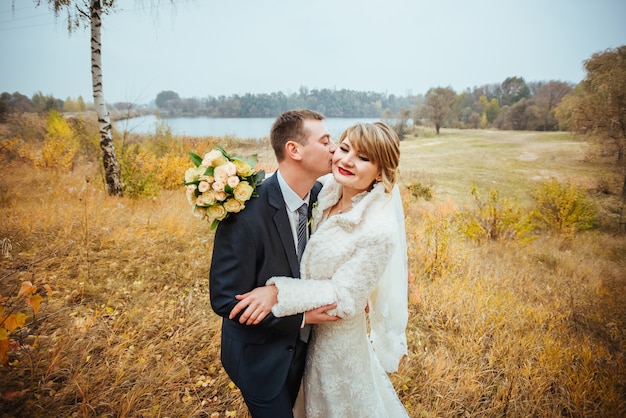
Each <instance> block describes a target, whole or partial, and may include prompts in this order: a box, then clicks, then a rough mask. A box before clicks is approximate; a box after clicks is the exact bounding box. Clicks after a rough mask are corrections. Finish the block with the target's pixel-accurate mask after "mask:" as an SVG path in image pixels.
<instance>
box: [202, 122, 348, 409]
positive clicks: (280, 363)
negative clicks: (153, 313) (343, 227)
mask: <svg viewBox="0 0 626 418" xmlns="http://www.w3.org/2000/svg"><path fill="white" fill-rule="evenodd" d="M323 120H324V116H322V115H321V114H319V113H317V112H314V111H311V110H292V111H288V112H285V113H283V114H281V115H280V116H279V117H278V118H277V119H276V121H275V122H274V125H273V126H272V130H271V133H270V140H271V144H272V148H273V149H274V154H275V156H276V160H277V162H278V171H277V172H276V173H275V174H274V175H272V176H271V177H269V178H267V179H266V180H265V181H263V183H261V184H260V185H259V186H258V188H257V193H258V197H254V198H252V199H250V200H249V201H248V202H246V208H245V209H244V210H243V211H242V212H240V213H237V214H235V215H233V216H230V217H228V218H227V219H225V220H224V221H222V222H220V224H219V226H218V228H217V232H216V233H215V240H214V246H213V258H212V262H211V272H210V279H209V286H210V292H211V306H212V308H213V310H214V311H215V312H216V313H217V314H218V315H220V316H221V317H222V318H223V319H222V346H221V359H222V365H223V366H224V369H225V370H226V372H227V373H228V375H229V377H230V378H231V379H232V381H233V382H234V383H235V384H236V385H237V387H239V389H240V390H241V393H242V395H243V398H244V400H245V402H246V405H247V406H248V409H249V410H250V413H251V415H252V417H253V418H291V417H293V414H292V407H293V405H294V402H295V399H296V396H297V394H298V390H299V387H300V381H301V379H302V373H303V371H304V361H305V357H306V356H305V354H306V343H305V342H304V341H305V340H306V336H305V334H306V333H305V332H304V330H306V328H305V327H304V326H305V324H315V323H321V322H326V321H331V320H335V319H336V317H330V316H328V315H326V313H325V312H326V311H327V310H328V309H330V308H331V307H332V305H331V306H325V307H321V308H318V309H316V310H312V311H308V312H305V314H298V315H293V316H289V317H284V318H276V317H275V316H274V315H272V314H271V313H270V314H269V315H268V316H267V317H266V318H265V319H264V320H263V321H262V322H261V323H260V324H258V325H242V324H240V323H239V321H238V319H239V318H238V317H235V318H233V319H229V313H230V311H231V310H232V308H233V307H234V306H235V305H236V304H237V302H238V301H237V300H236V299H235V295H240V294H243V293H246V292H248V291H250V290H252V289H254V288H256V287H259V286H264V285H265V282H266V281H267V280H268V279H269V278H270V277H272V276H288V277H300V265H299V262H298V254H297V249H298V233H297V227H298V208H299V207H300V206H301V205H302V203H307V205H308V214H307V215H306V216H307V219H310V217H311V207H312V205H313V203H314V202H315V201H316V200H317V194H318V193H319V190H320V189H321V185H320V183H318V182H317V181H316V180H317V179H318V178H319V177H321V176H322V175H324V174H327V173H329V172H330V166H331V157H332V154H333V152H334V151H335V148H336V146H335V145H334V144H333V142H332V141H331V138H330V134H329V132H328V129H327V128H326V126H325V124H324V122H323Z"/></svg>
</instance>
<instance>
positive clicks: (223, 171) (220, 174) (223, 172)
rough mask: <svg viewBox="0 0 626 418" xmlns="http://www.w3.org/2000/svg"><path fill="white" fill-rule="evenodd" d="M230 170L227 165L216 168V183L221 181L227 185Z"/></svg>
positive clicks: (214, 172)
mask: <svg viewBox="0 0 626 418" xmlns="http://www.w3.org/2000/svg"><path fill="white" fill-rule="evenodd" d="M228 176H229V174H228V168H227V167H226V165H225V164H223V165H220V166H218V167H215V171H213V177H215V181H221V182H222V183H225V182H226V180H228Z"/></svg>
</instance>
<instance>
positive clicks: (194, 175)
mask: <svg viewBox="0 0 626 418" xmlns="http://www.w3.org/2000/svg"><path fill="white" fill-rule="evenodd" d="M204 173H206V167H203V166H198V167H191V168H188V169H187V171H185V183H193V182H194V181H198V180H200V177H201V176H204Z"/></svg>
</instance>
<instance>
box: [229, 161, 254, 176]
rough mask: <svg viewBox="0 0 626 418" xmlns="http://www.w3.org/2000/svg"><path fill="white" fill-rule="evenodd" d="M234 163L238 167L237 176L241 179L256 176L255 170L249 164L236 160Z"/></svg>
mask: <svg viewBox="0 0 626 418" xmlns="http://www.w3.org/2000/svg"><path fill="white" fill-rule="evenodd" d="M233 163H234V164H235V167H237V175H239V176H241V177H249V176H251V175H252V174H254V170H253V169H252V167H251V166H250V164H248V163H247V162H245V161H243V160H234V161H233Z"/></svg>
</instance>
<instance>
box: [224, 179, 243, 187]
mask: <svg viewBox="0 0 626 418" xmlns="http://www.w3.org/2000/svg"><path fill="white" fill-rule="evenodd" d="M240 181H241V180H239V177H237V176H230V177H229V178H228V182H227V183H228V185H229V186H230V187H231V188H232V189H234V188H235V187H237V185H238V184H239V182H240Z"/></svg>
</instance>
